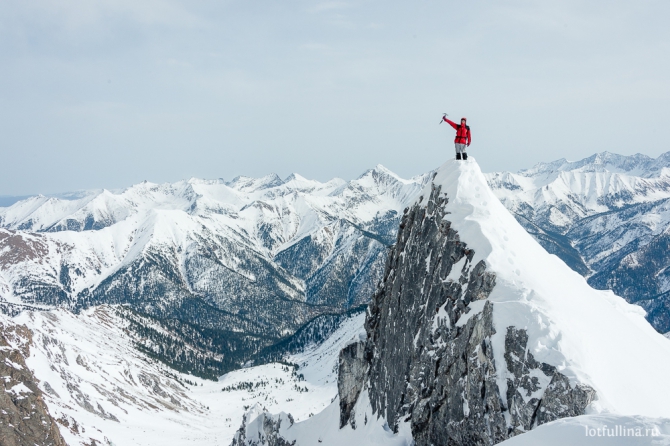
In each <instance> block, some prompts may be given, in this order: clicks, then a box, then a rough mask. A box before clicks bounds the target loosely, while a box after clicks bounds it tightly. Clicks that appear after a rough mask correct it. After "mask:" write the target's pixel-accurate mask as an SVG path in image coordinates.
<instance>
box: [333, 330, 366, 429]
mask: <svg viewBox="0 0 670 446" xmlns="http://www.w3.org/2000/svg"><path fill="white" fill-rule="evenodd" d="M367 371H368V363H367V361H366V360H365V343H364V342H355V343H353V344H350V345H348V346H346V347H345V348H343V349H342V350H341V351H340V358H339V369H338V374H337V393H338V394H339V396H340V428H343V427H344V425H345V424H347V423H348V422H349V420H350V419H351V420H352V426H351V427H353V428H354V429H356V425H355V424H354V422H353V417H351V411H352V410H353V408H354V405H355V404H356V401H357V400H358V395H360V393H361V390H362V389H363V384H364V383H365V376H366V374H367Z"/></svg>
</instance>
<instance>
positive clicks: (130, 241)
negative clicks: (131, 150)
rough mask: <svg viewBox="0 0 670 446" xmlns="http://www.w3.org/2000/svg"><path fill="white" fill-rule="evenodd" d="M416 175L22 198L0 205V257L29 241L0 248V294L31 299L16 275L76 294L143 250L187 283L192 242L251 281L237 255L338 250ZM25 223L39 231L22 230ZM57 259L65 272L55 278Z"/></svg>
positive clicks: (409, 188)
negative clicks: (308, 242) (18, 252)
mask: <svg viewBox="0 0 670 446" xmlns="http://www.w3.org/2000/svg"><path fill="white" fill-rule="evenodd" d="M423 182H425V176H422V177H417V178H413V179H411V180H403V179H401V178H399V177H398V176H397V175H395V174H393V173H392V172H390V171H389V170H388V169H386V168H384V167H383V166H381V165H380V166H377V167H376V168H375V169H371V170H369V171H367V172H365V173H364V174H363V175H362V176H361V177H359V178H358V179H356V180H353V181H349V182H345V181H344V180H340V179H333V180H331V181H328V182H326V183H320V182H318V181H314V180H307V179H305V178H303V177H301V176H299V175H297V174H293V175H291V176H289V177H288V178H287V179H285V180H281V179H280V178H279V177H277V176H276V175H270V176H267V177H263V178H259V179H254V178H247V177H237V178H236V179H234V180H233V181H230V182H224V181H223V180H211V181H210V180H199V179H191V180H188V181H180V182H177V183H174V184H161V185H159V184H152V183H148V182H144V183H141V184H137V185H135V186H132V187H130V188H128V189H126V190H124V191H122V192H120V193H112V192H110V191H107V190H103V191H96V192H91V193H86V194H84V195H83V196H82V197H78V198H76V199H73V200H67V199H60V198H53V197H52V198H47V197H44V196H38V197H32V198H29V199H26V200H22V201H19V202H17V203H15V204H14V205H12V206H10V207H7V208H0V227H3V228H5V229H7V231H2V230H0V241H2V240H3V239H6V238H14V239H16V241H15V243H13V244H10V243H6V244H5V245H4V246H0V256H1V255H2V253H7V252H8V251H11V250H13V249H15V245H19V244H22V245H26V244H28V245H32V247H31V253H29V254H27V255H22V256H18V257H17V256H13V258H4V259H3V258H2V257H0V272H1V273H2V276H1V277H2V280H0V293H1V294H0V297H2V298H4V299H5V300H8V301H10V300H16V299H19V300H25V301H28V302H38V301H39V300H40V298H39V297H38V296H34V295H31V294H30V293H28V292H27V291H26V290H24V289H22V288H21V287H20V286H19V285H18V284H19V283H21V282H25V281H38V279H37V278H39V277H42V278H44V279H43V280H45V281H46V282H47V283H46V284H45V285H48V286H49V287H52V288H54V289H56V290H59V291H60V292H61V293H62V294H63V295H64V296H66V297H67V300H69V301H76V300H78V295H79V294H80V293H82V292H89V291H91V290H93V289H95V288H96V287H97V286H98V285H99V284H100V283H101V282H103V281H104V280H105V279H106V278H108V277H110V276H112V275H113V274H114V273H116V272H118V271H120V270H122V269H123V268H124V267H128V266H131V265H132V264H133V262H135V261H137V260H138V259H141V258H142V257H143V256H146V255H148V253H150V252H152V251H158V252H162V253H167V254H166V256H167V257H172V258H171V259H170V260H171V261H173V262H175V263H176V264H177V265H175V266H176V267H177V269H178V270H181V273H182V275H183V280H184V281H185V282H186V283H187V285H191V284H189V283H188V282H189V281H192V280H194V279H192V278H190V277H188V275H189V274H187V273H186V271H184V268H183V265H185V264H186V263H187V262H188V257H189V253H192V252H193V251H194V250H197V249H198V248H200V247H203V248H204V249H207V250H214V254H215V256H216V259H217V261H218V262H220V263H221V264H222V265H223V266H225V267H226V268H228V269H229V270H231V271H234V272H235V273H237V274H239V275H241V276H243V277H246V278H247V279H248V280H251V281H254V280H256V277H255V274H254V271H253V268H248V267H245V265H244V264H245V259H246V258H247V257H258V258H260V259H264V260H266V261H269V262H273V263H274V262H277V261H278V263H279V265H278V267H279V269H281V266H282V258H281V256H280V258H279V259H277V256H278V255H280V254H281V253H284V255H286V253H287V249H288V248H291V247H292V246H294V245H296V244H297V243H299V242H300V241H302V240H305V239H306V238H310V239H311V238H313V239H314V240H315V241H316V243H317V244H318V245H320V247H321V249H322V250H325V251H326V252H329V253H330V254H331V255H332V254H334V251H333V250H334V249H339V250H340V251H342V250H345V248H344V246H343V240H338V239H339V238H340V237H343V238H345V239H346V238H351V237H356V236H357V235H358V234H353V233H352V232H351V229H355V228H360V229H362V230H368V231H370V232H371V233H373V234H374V233H378V232H379V230H380V228H378V226H379V221H382V224H383V222H384V221H385V220H387V219H389V218H390V219H391V220H393V219H394V218H396V217H395V215H396V214H397V213H398V212H400V211H401V210H402V209H403V208H404V207H405V206H406V205H407V204H408V203H409V202H410V201H411V200H412V199H413V198H414V196H415V195H416V193H417V192H418V191H419V190H420V188H421V187H422V184H423ZM338 222H345V223H347V224H350V225H353V226H352V227H351V228H347V227H341V224H338ZM382 230H383V229H382ZM14 231H18V232H14ZM35 232H39V233H41V234H40V235H37V234H35V235H31V233H35ZM343 232H344V233H343ZM347 232H348V234H347ZM384 235H385V234H383V233H382V234H381V236H382V237H383V236H384ZM18 238H24V239H25V241H19V239H18ZM222 239H225V242H223V241H222ZM352 243H353V240H349V241H346V242H344V245H351V244H352ZM231 248H232V249H231ZM322 257H323V255H322ZM319 260H322V259H318V258H317V259H316V260H315V262H316V264H315V265H310V266H309V267H307V271H306V272H307V273H308V275H307V276H306V277H305V274H299V277H297V278H290V277H286V279H287V280H288V281H289V282H292V284H291V286H289V288H287V290H286V291H287V292H288V293H289V294H291V295H293V297H294V298H298V297H299V295H300V294H301V293H304V288H305V285H304V283H302V282H303V281H304V280H305V279H307V278H308V277H309V273H314V272H315V270H316V269H318V267H319V266H321V264H320V262H319ZM63 265H65V266H66V267H67V270H66V271H65V274H67V277H61V276H62V274H63V272H62V267H63ZM68 271H74V273H68ZM279 273H280V274H282V272H281V271H280V272H279ZM283 274H284V275H285V276H286V274H285V273H283ZM199 280H203V279H202V278H201V279H199ZM64 281H65V282H67V285H64V284H63V283H62V282H64ZM203 285H206V284H203ZM192 288H198V287H197V286H196V287H192ZM22 296H24V297H22Z"/></svg>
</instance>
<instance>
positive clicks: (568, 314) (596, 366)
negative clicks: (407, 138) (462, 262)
mask: <svg viewBox="0 0 670 446" xmlns="http://www.w3.org/2000/svg"><path fill="white" fill-rule="evenodd" d="M433 182H434V184H437V185H440V186H441V187H442V191H443V192H444V193H446V195H447V197H448V199H449V202H448V204H447V205H446V207H445V209H446V210H447V211H448V212H450V214H449V216H448V218H449V220H450V221H451V222H452V227H453V228H454V229H455V230H456V231H458V233H459V236H460V238H461V240H463V241H465V242H466V243H467V244H468V246H470V247H472V248H473V249H474V251H475V259H474V260H473V263H476V262H477V261H478V260H480V259H481V260H484V261H485V262H486V264H487V268H488V269H490V270H491V271H493V272H494V273H495V274H496V277H497V280H496V286H495V288H494V289H493V292H492V293H491V295H490V297H489V300H490V301H491V302H492V303H493V304H494V305H493V321H494V325H495V327H496V331H497V334H496V335H495V336H494V338H493V339H494V351H496V353H497V355H496V364H497V365H499V366H500V365H504V364H505V361H504V359H503V354H504V351H505V349H504V336H505V329H504V327H508V326H515V327H519V328H524V329H526V330H527V332H528V335H529V343H528V351H530V352H532V353H533V355H534V356H535V358H536V359H537V360H539V361H542V362H546V363H548V364H551V365H554V366H556V367H557V368H558V369H559V370H561V372H562V373H564V374H566V375H568V376H569V377H570V378H571V379H573V380H575V381H576V382H582V383H586V384H588V385H590V386H592V387H593V388H594V389H596V391H597V395H598V399H597V401H596V402H594V403H593V407H592V410H595V411H599V410H604V411H612V412H616V413H620V414H626V415H647V416H656V417H658V416H664V417H670V404H668V402H667V401H665V399H664V398H659V397H658V395H661V394H666V392H670V381H669V380H667V379H666V378H665V377H664V372H663V370H668V369H669V368H670V342H667V339H665V338H664V337H663V336H662V335H660V334H659V333H657V332H656V331H655V330H654V329H653V328H652V327H651V326H650V325H649V323H648V322H647V321H646V320H645V319H644V311H642V310H641V309H640V308H639V307H637V306H635V305H630V304H628V303H626V302H625V301H624V300H623V299H622V298H620V297H618V296H615V295H614V294H613V293H612V292H611V291H597V290H594V289H592V288H591V287H590V286H589V285H588V284H587V283H586V280H585V279H584V278H583V277H582V276H580V275H579V274H577V273H576V272H574V271H572V270H571V269H570V268H568V267H567V266H566V265H565V263H563V262H562V261H560V259H558V258H557V257H555V256H553V255H550V254H548V253H547V252H546V251H545V250H544V249H543V248H542V247H541V246H540V245H539V244H538V243H537V242H536V241H535V240H534V239H533V238H532V237H531V236H530V235H529V234H528V233H527V232H526V231H525V230H524V229H523V228H522V227H521V226H520V225H519V223H517V221H516V220H515V219H514V217H513V216H512V215H511V214H510V213H509V212H508V211H507V209H505V207H504V206H503V205H502V203H501V202H500V201H499V200H498V199H497V198H496V196H495V195H494V193H493V192H492V191H491V189H490V188H489V187H488V184H487V181H486V178H485V176H484V175H483V174H482V172H481V170H480V169H479V166H478V165H477V164H476V162H475V161H474V160H472V161H469V162H465V163H458V162H456V161H448V162H447V163H445V164H444V165H443V166H442V167H441V168H440V169H439V170H438V173H437V176H436V177H435V179H434V180H433ZM427 192H428V191H424V195H425V194H426V193H427ZM505 374H506V373H505V372H504V371H503V373H500V375H499V382H498V385H499V387H500V388H501V389H506V382H505ZM660 389H663V390H662V391H661V390H660Z"/></svg>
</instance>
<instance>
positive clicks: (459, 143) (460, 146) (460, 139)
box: [442, 115, 472, 160]
mask: <svg viewBox="0 0 670 446" xmlns="http://www.w3.org/2000/svg"><path fill="white" fill-rule="evenodd" d="M442 119H444V121H445V122H447V123H449V125H451V126H452V127H453V128H455V129H456V139H454V143H455V144H456V159H457V160H459V159H461V154H463V160H467V159H468V154H467V153H466V151H465V148H466V147H470V143H471V142H472V135H471V134H470V127H469V126H467V125H466V122H467V120H466V119H465V118H461V123H460V124H456V123H455V122H453V121H451V120H449V119H447V116H446V115H444V116H443V117H442Z"/></svg>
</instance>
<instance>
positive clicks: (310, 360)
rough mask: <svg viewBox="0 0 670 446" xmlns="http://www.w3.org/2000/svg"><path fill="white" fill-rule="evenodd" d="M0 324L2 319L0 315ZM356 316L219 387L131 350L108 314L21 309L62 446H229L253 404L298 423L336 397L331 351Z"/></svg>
mask: <svg viewBox="0 0 670 446" xmlns="http://www.w3.org/2000/svg"><path fill="white" fill-rule="evenodd" d="M0 317H3V316H0ZM363 320H364V315H363V314H359V315H357V316H354V317H351V318H349V319H347V320H346V321H345V322H344V323H343V324H342V325H341V327H340V328H339V329H338V330H337V331H336V332H335V333H334V334H333V335H331V336H330V337H329V338H328V340H327V341H326V342H324V343H323V344H321V345H318V346H311V347H308V348H307V349H306V350H305V351H304V352H303V353H301V354H299V355H295V356H293V357H289V358H288V362H289V363H293V364H298V365H299V368H298V369H296V368H295V367H294V366H293V365H288V364H279V363H274V364H266V365H262V366H258V367H250V368H246V369H241V370H237V371H235V372H232V373H229V374H227V375H224V376H222V377H221V378H220V380H219V381H218V382H214V381H208V380H203V379H200V378H196V377H194V376H191V375H185V374H181V373H178V372H176V371H174V370H173V369H170V368H169V367H166V366H164V365H163V364H161V363H159V362H157V361H155V360H153V359H151V358H149V357H147V356H146V355H144V354H142V353H140V352H139V351H137V350H136V349H135V348H134V346H133V343H132V340H131V338H130V337H129V336H128V334H127V333H125V331H124V323H125V321H124V320H123V319H122V318H120V317H118V316H117V315H116V314H115V312H114V308H113V307H107V306H101V307H97V308H95V309H91V310H88V311H85V312H83V313H82V314H80V315H73V314H72V313H69V312H67V311H65V310H53V311H48V312H25V313H23V314H21V315H20V316H18V317H16V318H15V320H14V322H16V323H21V324H25V325H27V326H28V327H30V329H31V330H32V331H33V345H32V346H31V355H30V357H29V358H27V365H28V366H29V367H30V368H31V369H32V370H33V372H34V374H35V376H36V377H37V378H38V379H39V380H40V381H41V382H40V383H39V386H40V388H41V390H42V391H43V392H44V397H45V400H46V403H47V405H48V408H49V411H50V413H51V415H52V417H53V418H54V419H56V420H59V423H60V430H61V434H62V435H63V437H64V438H65V440H66V441H67V442H68V444H69V445H71V446H74V445H84V444H91V440H92V439H93V440H96V441H98V442H100V443H101V444H108V445H116V446H123V445H138V446H139V445H143V446H145V445H146V446H149V445H156V446H158V445H174V446H177V445H226V446H227V445H229V444H230V442H231V440H232V438H233V435H234V433H235V431H236V430H237V429H238V428H239V426H240V424H241V421H242V416H243V414H244V412H245V411H246V409H248V408H250V407H253V406H254V405H256V404H258V405H259V407H261V408H264V409H267V410H270V411H286V412H291V413H293V414H294V416H295V419H296V420H300V421H302V420H305V419H308V418H309V417H310V415H311V414H315V413H318V412H320V411H322V410H323V409H324V408H325V407H326V406H327V405H328V404H330V403H331V401H332V400H333V398H335V397H336V395H337V358H338V354H339V351H340V349H341V348H342V347H343V346H344V345H346V343H347V342H349V341H350V340H351V339H352V338H356V337H357V336H359V332H360V330H361V328H362V325H363Z"/></svg>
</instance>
